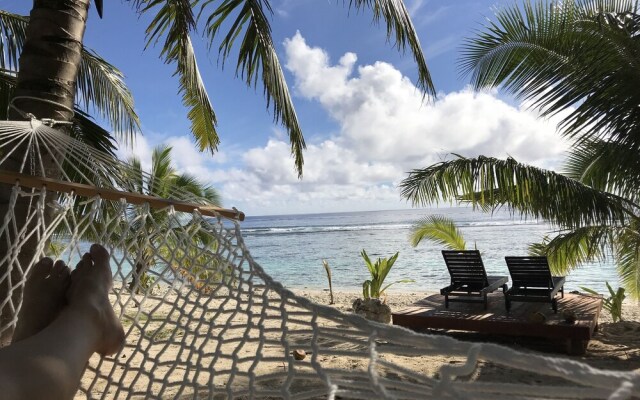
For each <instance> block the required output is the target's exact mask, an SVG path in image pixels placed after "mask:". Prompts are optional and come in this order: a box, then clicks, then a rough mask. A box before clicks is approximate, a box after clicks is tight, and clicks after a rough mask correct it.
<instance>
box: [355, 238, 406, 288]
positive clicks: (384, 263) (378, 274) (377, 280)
mask: <svg viewBox="0 0 640 400" xmlns="http://www.w3.org/2000/svg"><path fill="white" fill-rule="evenodd" d="M360 255H361V256H362V258H363V259H364V262H365V264H366V265H367V269H368V270H369V273H370V274H371V279H367V280H366V281H364V283H363V284H362V296H363V297H364V298H365V300H367V299H379V298H380V297H381V296H382V295H383V294H384V291H385V290H387V289H388V288H389V286H391V285H395V284H396V283H411V282H415V281H414V280H413V279H401V280H399V281H396V282H392V283H390V284H388V285H387V286H385V287H382V284H383V283H384V280H385V279H386V277H387V275H388V274H389V271H391V267H393V264H394V263H395V262H396V260H397V259H398V255H400V252H397V253H396V254H394V255H393V256H392V257H391V258H380V257H378V259H377V260H376V262H372V261H371V259H370V258H369V255H367V252H366V251H365V250H364V249H363V250H362V253H360Z"/></svg>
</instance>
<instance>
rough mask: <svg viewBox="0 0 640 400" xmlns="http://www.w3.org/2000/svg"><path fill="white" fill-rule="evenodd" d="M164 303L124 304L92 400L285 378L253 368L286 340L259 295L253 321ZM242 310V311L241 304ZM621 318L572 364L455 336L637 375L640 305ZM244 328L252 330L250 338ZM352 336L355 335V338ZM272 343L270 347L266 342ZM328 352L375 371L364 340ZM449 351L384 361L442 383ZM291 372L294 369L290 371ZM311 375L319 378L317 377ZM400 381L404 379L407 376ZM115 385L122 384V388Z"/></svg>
mask: <svg viewBox="0 0 640 400" xmlns="http://www.w3.org/2000/svg"><path fill="white" fill-rule="evenodd" d="M294 292H295V294H296V295H298V296H301V297H304V298H306V299H308V300H311V301H313V302H316V303H318V304H322V305H328V303H329V292H328V291H324V290H296V291H294ZM359 295H360V293H357V292H349V291H336V292H334V301H335V304H334V305H332V306H331V307H333V308H335V309H337V310H339V311H342V312H345V313H348V312H350V309H351V303H352V301H353V300H354V299H355V298H357V297H359ZM270 297H271V296H270ZM424 297H425V294H421V293H402V292H398V293H394V292H392V291H391V292H389V293H388V296H387V304H389V306H390V307H391V309H392V310H399V309H401V308H403V307H406V306H408V305H411V304H412V303H413V302H415V301H417V300H419V299H422V298H424ZM140 300H142V299H140ZM167 300H171V302H172V303H173V304H170V302H168V303H164V304H160V303H157V302H155V301H154V300H153V299H146V300H145V303H144V305H143V306H141V308H138V306H137V305H136V304H135V303H134V302H129V303H127V304H126V305H125V310H124V311H125V315H126V316H130V317H132V319H131V320H129V319H125V321H124V325H125V331H127V332H128V337H127V346H126V347H125V349H124V350H123V351H122V352H121V353H120V354H119V355H118V356H117V358H114V359H109V358H107V359H103V360H102V365H101V367H100V370H101V371H103V372H102V373H104V371H105V368H106V371H107V373H109V374H111V375H112V379H113V381H115V382H116V383H115V384H107V383H106V382H105V381H104V379H103V378H101V377H98V378H97V379H96V374H95V372H93V371H91V369H90V370H89V371H88V372H87V373H86V374H85V377H84V378H83V383H82V388H83V390H85V391H86V392H87V393H89V394H90V397H93V395H97V394H98V393H100V394H102V393H103V392H104V393H107V395H106V396H107V398H117V397H118V396H120V395H121V394H122V391H121V390H122V388H123V387H124V388H135V389H136V391H137V393H139V394H140V397H144V393H149V392H151V393H154V394H157V393H158V391H161V392H162V393H161V396H160V397H162V398H174V397H176V396H179V395H180V396H182V395H185V396H187V397H186V398H191V397H189V396H193V395H194V393H200V391H199V390H200V389H198V388H197V385H195V384H194V386H193V387H191V388H189V389H187V390H186V391H184V392H180V389H177V387H179V385H175V386H174V387H170V388H168V389H166V388H165V389H160V387H161V384H160V383H159V382H162V381H163V380H165V381H175V382H180V381H182V380H184V379H188V380H191V379H195V380H198V379H202V380H206V379H208V375H207V374H206V372H207V371H208V370H213V371H218V372H216V374H214V375H215V376H214V375H211V376H213V378H212V379H213V382H214V385H215V387H216V392H217V391H218V390H219V391H221V392H222V394H223V395H224V393H225V390H226V389H227V388H228V386H227V384H228V383H229V382H230V381H233V385H234V387H235V388H236V389H234V390H240V392H241V389H237V387H239V386H242V385H248V381H246V379H242V377H243V376H244V375H243V373H244V374H245V375H246V373H247V370H249V369H250V370H251V371H252V372H253V373H255V374H256V375H257V376H267V375H269V374H273V373H282V372H283V371H285V370H286V369H287V368H288V367H287V364H286V363H285V362H282V361H279V362H270V361H264V360H263V361H259V362H256V359H257V357H258V356H257V355H258V354H259V355H260V356H259V357H260V358H264V357H273V358H274V359H275V358H278V357H280V358H282V347H281V346H280V345H279V344H278V340H280V338H281V335H282V329H283V326H282V318H281V315H280V312H281V309H280V308H279V307H278V304H277V302H276V303H274V304H273V306H272V307H270V308H269V310H268V311H267V314H268V315H267V316H264V315H263V316H261V317H260V318H259V320H258V321H256V319H258V318H257V317H258V316H259V314H260V312H259V310H258V308H259V307H261V306H262V303H261V302H260V296H254V297H253V301H254V302H255V303H254V304H253V309H255V310H256V315H255V316H253V317H251V316H247V315H246V314H242V313H238V314H236V313H234V312H233V311H232V310H233V309H234V308H235V307H236V306H235V305H234V306H232V307H230V306H229V304H227V303H225V301H226V300H225V299H224V296H220V297H216V298H215V299H214V300H212V301H210V300H205V299H204V298H203V299H200V303H199V304H195V303H191V304H189V303H186V302H185V301H184V298H182V297H180V296H177V297H175V298H174V297H172V298H168V299H167ZM234 301H235V300H234ZM238 304H245V303H243V302H238ZM291 304H292V303H289V302H286V305H287V308H288V312H289V317H288V318H289V319H288V321H287V329H288V330H289V333H288V336H287V340H288V342H289V343H290V344H291V345H292V346H293V347H291V349H290V350H295V349H296V348H300V349H306V351H307V352H309V351H310V348H309V347H308V345H309V343H310V340H311V336H310V334H309V332H308V325H307V324H308V323H309V322H310V318H311V317H310V316H306V315H302V314H301V315H296V316H295V317H294V316H292V315H294V314H295V310H294V309H293V308H290V307H289V306H290V305H291ZM294 307H295V306H294ZM221 309H228V310H231V312H228V313H227V312H223V313H221V314H216V312H217V310H218V311H219V310H221ZM147 312H148V313H149V314H147ZM136 316H137V317H136ZM186 316H188V320H185V319H184V318H185V317H186ZM623 317H624V319H625V321H623V322H617V323H613V322H612V321H611V317H610V316H609V315H608V312H606V311H605V310H603V312H602V313H601V317H600V321H599V322H600V325H599V331H598V332H597V333H596V334H595V336H594V337H593V339H592V340H591V341H590V343H589V346H588V349H587V352H586V354H585V355H583V356H567V355H566V354H563V353H562V352H560V351H559V350H558V348H557V347H555V346H553V345H552V344H550V343H549V342H548V341H546V340H543V339H531V338H513V337H495V336H488V335H481V334H474V333H464V334H460V333H457V334H455V335H454V336H455V337H456V338H457V339H460V340H463V341H472V342H492V343H498V344H502V345H505V346H509V347H510V348H513V349H515V350H518V351H523V352H535V353H537V354H543V355H545V356H552V357H568V358H570V359H572V360H577V361H581V362H585V363H587V364H589V365H590V366H592V367H596V368H599V369H607V370H625V371H640V307H639V306H638V305H636V304H635V303H632V302H629V301H627V302H626V303H625V304H624V313H623ZM133 318H137V321H134V320H133ZM203 318H205V319H206V320H207V321H208V320H209V319H213V320H215V325H213V328H212V327H211V326H207V325H206V324H205V325H203V324H202V323H201V322H202V319H203ZM167 321H181V322H180V323H182V324H186V325H182V327H180V326H178V325H175V324H174V323H173V322H172V323H169V324H167ZM321 325H322V326H323V327H325V328H331V329H333V328H336V329H340V328H344V325H342V323H341V322H339V321H337V322H336V321H335V320H327V321H326V322H325V321H323V322H322V324H321ZM184 326H188V328H187V329H184ZM247 326H249V327H250V328H251V329H250V330H247V329H246V327H247ZM192 328H193V331H194V332H201V336H198V335H197V334H193V333H192V332H190V331H191V330H192ZM258 332H261V335H263V339H262V340H263V341H265V340H266V342H267V345H265V346H263V347H260V339H259V337H258V336H257V333H258ZM353 333H354V334H355V333H357V332H355V331H353ZM434 334H436V335H443V333H442V332H435V333H434ZM207 335H210V336H209V337H208V338H207V340H209V342H208V344H205V341H204V340H205V339H204V338H205V336H207ZM365 339H366V338H365ZM269 340H272V341H271V342H269ZM322 345H323V346H324V347H325V348H328V349H334V350H344V351H346V352H347V353H348V354H352V355H348V354H345V355H333V354H331V353H330V352H329V353H327V354H318V355H317V358H316V361H317V362H318V363H320V364H321V365H322V368H324V369H331V370H334V371H346V372H348V373H350V372H359V371H360V372H361V371H366V369H367V365H368V358H367V356H366V340H364V345H365V346H364V347H362V345H359V344H357V343H355V344H354V343H349V342H341V341H340V340H339V339H337V340H325V341H323V342H322ZM145 346H146V347H145ZM201 346H206V347H201ZM216 346H217V348H216ZM185 348H186V350H185ZM381 349H382V348H381ZM214 350H215V351H219V352H220V353H222V354H224V356H222V357H217V358H214V356H210V355H203V353H205V351H214ZM382 350H383V349H382ZM445 350H446V349H443V352H442V354H429V355H423V356H407V355H397V354H394V353H393V352H384V351H381V353H380V358H381V359H383V360H384V361H385V362H389V363H393V364H396V365H401V366H402V367H403V368H405V369H407V370H410V371H414V372H416V373H418V374H421V375H423V376H430V377H437V376H438V373H439V369H440V367H442V366H444V365H461V364H463V363H464V362H465V361H466V357H464V356H452V355H446V351H445ZM349 352H351V353H349ZM187 353H188V354H187ZM191 353H193V354H196V358H195V360H197V362H198V363H200V364H199V365H198V366H194V365H192V364H190V363H193V361H192V359H191V358H190V357H191V356H190V355H189V354H191ZM207 354H208V353H207ZM310 358H311V356H310V355H308V356H307V357H306V358H305V360H301V361H297V362H296V364H295V368H299V369H301V370H305V369H309V368H310V364H309V363H310ZM182 359H184V360H185V363H184V365H182V364H180V365H181V366H179V367H178V368H175V367H171V365H172V363H173V362H174V361H175V360H182ZM100 362H101V360H100V359H99V358H98V357H94V358H93V359H92V360H91V365H92V366H97V365H99V363H100ZM291 366H292V365H291V364H290V365H289V367H291ZM152 368H153V369H152ZM199 368H202V369H203V371H200V372H199V374H200V375H198V374H196V375H193V373H194V371H193V370H194V369H196V370H197V369H199ZM234 369H235V371H236V372H235V373H233V374H234V375H235V374H237V375H239V377H238V378H236V379H235V380H234V378H231V375H232V373H231V371H233V370H234ZM309 370H310V372H313V370H311V369H309ZM238 372H239V374H238ZM98 375H99V374H98ZM196 376H198V377H196ZM399 379H405V378H401V377H400V378H399ZM467 379H471V380H478V381H481V382H492V381H493V382H503V381H505V379H506V380H508V381H509V382H514V383H522V384H528V385H543V384H544V385H546V384H550V385H555V384H566V383H567V382H566V381H564V380H562V379H559V378H556V377H549V376H546V375H540V374H536V373H533V372H531V371H523V370H517V369H513V368H507V367H505V366H504V365H498V364H495V363H492V362H486V361H483V360H480V361H479V363H478V365H477V367H476V369H475V371H474V372H473V374H472V376H471V377H468V378H467ZM153 380H157V382H155V383H154V382H153ZM94 381H95V382H94ZM92 382H93V383H92ZM278 382H280V381H278V380H277V379H273V381H272V382H262V383H261V384H262V385H265V387H267V388H269V387H272V388H277V387H278V385H279V383H278ZM316 384H317V383H316ZM270 385H271V386H270ZM118 386H120V389H119V388H118ZM190 390H191V391H190ZM190 393H191V394H190ZM235 393H237V392H234V394H235ZM77 398H85V395H84V394H82V393H79V395H78V397H77ZM240 398H242V396H240Z"/></svg>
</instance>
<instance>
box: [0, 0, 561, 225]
mask: <svg viewBox="0 0 640 400" xmlns="http://www.w3.org/2000/svg"><path fill="white" fill-rule="evenodd" d="M105 3H106V4H105V10H104V19H102V20H100V19H99V18H98V17H97V14H96V13H95V10H91V12H90V19H89V21H88V25H87V32H86V35H85V45H86V46H87V47H89V48H91V49H94V50H96V51H97V52H98V53H99V54H100V55H101V56H103V57H104V58H106V59H107V60H108V61H110V62H111V63H112V64H114V65H116V66H117V67H119V68H120V69H121V70H122V71H123V73H124V74H125V77H126V83H127V85H128V86H129V88H130V89H131V90H132V92H133V95H134V98H135V100H136V111H137V112H138V114H139V116H140V117H141V120H142V129H143V133H144V136H143V137H141V138H138V140H137V141H136V144H135V145H134V148H133V149H126V148H122V149H121V153H122V154H123V156H124V155H126V154H131V153H135V154H137V155H138V156H140V157H141V158H142V159H143V161H145V160H146V162H147V163H148V160H149V158H150V152H151V150H150V149H151V148H152V147H153V146H155V145H157V144H160V143H168V144H170V145H171V146H173V149H174V159H175V162H176V166H177V168H179V169H180V170H182V171H185V172H189V173H192V174H195V175H196V176H198V177H199V178H200V179H202V180H203V181H206V182H208V183H210V184H212V185H213V186H214V187H216V188H217V189H218V190H219V191H220V192H221V194H222V196H223V201H224V205H225V206H227V207H231V206H235V207H237V208H238V209H240V210H243V211H245V213H247V215H265V214H288V213H312V212H337V211H358V210H376V209H398V208H406V207H409V205H408V204H407V203H406V202H405V201H404V200H401V199H400V196H399V191H398V189H397V185H398V183H399V182H400V181H401V180H402V179H403V178H404V177H406V172H407V171H409V170H410V169H412V168H420V167H425V166H427V165H429V164H431V163H433V162H437V161H440V160H442V159H443V158H446V157H447V154H449V153H451V152H456V153H461V154H464V155H468V156H474V155H478V154H484V155H491V156H498V157H504V156H506V155H507V154H509V155H512V156H514V157H516V158H517V159H519V160H521V161H525V162H529V163H533V164H535V165H540V166H543V167H550V168H557V167H558V165H559V160H561V159H562V156H563V152H564V151H565V150H566V143H564V142H562V141H561V140H560V138H559V136H558V135H557V133H556V132H555V122H556V121H543V120H540V119H539V118H537V115H536V113H535V111H534V110H528V109H527V108H526V107H525V106H523V105H521V104H518V103H516V102H514V101H513V100H511V99H510V98H509V97H508V96H505V95H504V94H503V93H501V92H499V91H492V92H484V93H474V92H472V91H471V90H469V89H468V88H467V85H468V78H465V77H462V76H461V75H460V72H459V70H458V68H457V65H456V60H457V58H458V56H459V50H460V46H461V44H462V41H463V39H464V38H465V37H470V36H472V35H473V32H474V30H477V29H479V28H480V27H481V24H482V23H483V21H484V20H485V18H487V17H491V16H492V14H493V13H492V7H500V6H501V5H504V4H511V3H512V2H511V1H455V2H452V1H444V0H439V1H436V0H405V4H406V5H407V8H408V9H409V10H410V12H411V15H412V18H413V22H414V24H415V27H416V30H417V32H418V35H419V37H420V41H421V43H422V47H423V49H424V51H425V55H426V58H427V63H428V65H429V69H430V71H431V74H432V77H433V79H434V82H435V85H436V89H437V90H438V93H439V94H438V99H437V100H436V101H435V102H432V103H428V104H427V103H423V102H422V101H421V95H420V93H418V92H417V90H416V89H415V87H414V86H413V83H414V82H415V81H416V68H415V66H414V64H413V60H412V57H411V55H410V54H406V55H404V56H403V55H402V54H399V53H398V52H397V51H396V49H394V48H393V47H392V46H391V44H389V43H387V41H386V37H385V34H386V32H385V28H384V26H376V25H374V24H372V14H371V13H370V12H369V11H364V12H356V11H354V10H351V11H349V10H348V8H347V7H346V6H343V2H342V1H334V0H326V1H320V0H272V1H271V4H272V6H273V10H274V14H273V17H272V28H273V37H274V42H275V43H276V44H277V51H278V54H279V56H280V59H281V63H282V64H283V66H284V67H285V74H286V78H287V82H288V84H289V87H290V89H291V91H292V94H293V99H294V103H295V106H296V109H297V112H298V116H299V118H300V121H301V125H302V129H303V132H304V134H305V138H306V141H307V144H308V150H307V152H306V153H305V161H306V164H305V170H304V174H305V175H304V178H303V179H302V180H299V179H297V176H296V173H295V170H294V164H293V160H292V159H291V157H290V155H289V150H288V149H289V145H288V142H287V138H286V134H285V132H284V130H283V129H282V127H281V126H279V125H276V124H274V123H273V119H272V116H271V114H270V112H269V110H267V109H266V101H265V100H264V98H263V96H262V88H261V87H258V88H257V89H253V88H247V87H246V86H245V84H244V83H243V82H242V81H240V80H238V79H235V77H234V75H235V74H234V72H235V71H234V62H233V60H230V62H229V63H228V65H227V66H226V67H225V69H224V70H222V69H221V68H220V66H219V65H218V61H217V52H216V51H215V50H214V51H213V52H209V53H208V52H207V50H206V42H205V40H204V39H202V40H198V39H199V38H195V40H194V41H195V43H194V45H195V46H196V50H197V52H198V57H199V65H200V68H201V74H202V76H203V79H204V82H205V85H206V86H207V89H208V92H209V95H210V98H211V101H212V103H213V105H214V109H215V111H216V114H217V116H218V121H219V126H218V129H219V132H220V137H221V141H222V145H221V146H220V151H219V153H217V154H215V155H214V156H213V157H212V156H210V155H209V154H207V153H205V154H198V153H197V152H196V150H195V148H194V146H193V145H192V140H191V135H190V132H189V122H188V120H187V118H186V111H185V109H184V107H183V106H182V104H181V100H180V96H179V95H178V94H177V87H178V84H177V81H176V79H175V78H174V77H172V74H173V70H174V68H173V67H172V66H170V65H165V64H163V63H162V62H161V61H160V60H159V59H158V54H159V52H160V48H159V47H150V48H148V49H147V50H145V49H144V47H145V37H144V30H145V28H146V26H147V22H148V17H142V18H139V17H138V16H137V15H136V13H135V12H134V11H133V10H132V9H131V6H130V5H129V4H128V2H118V1H109V2H105ZM347 3H348V2H347ZM0 4H2V8H3V9H6V10H9V11H12V12H17V13H23V14H27V13H28V12H29V9H30V5H31V2H30V1H20V2H16V1H0Z"/></svg>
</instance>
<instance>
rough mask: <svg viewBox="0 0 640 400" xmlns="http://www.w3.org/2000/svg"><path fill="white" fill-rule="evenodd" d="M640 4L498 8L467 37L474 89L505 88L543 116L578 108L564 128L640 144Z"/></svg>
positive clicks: (466, 66)
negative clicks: (639, 22) (474, 33)
mask: <svg viewBox="0 0 640 400" xmlns="http://www.w3.org/2000/svg"><path fill="white" fill-rule="evenodd" d="M637 15H638V3H637V2H635V1H631V0H628V1H605V0H602V1H600V0H599V1H579V0H569V1H563V2H552V1H538V2H536V3H534V4H529V3H525V4H523V5H522V6H518V5H514V6H511V7H506V8H504V9H501V10H499V11H498V12H497V13H496V22H488V23H487V25H486V26H485V29H484V30H483V31H481V32H478V33H477V34H476V35H475V37H474V38H472V39H469V40H467V41H466V42H465V45H464V49H463V51H462V58H461V61H460V67H461V70H462V71H463V73H465V74H469V73H471V75H472V76H471V79H472V83H473V85H474V86H475V87H476V88H478V89H479V88H487V87H494V86H498V85H502V86H503V87H504V88H505V89H507V90H508V91H510V92H512V93H514V94H515V95H516V96H517V97H518V98H521V99H525V100H528V101H529V102H530V103H531V104H532V106H533V107H536V108H539V109H540V110H541V111H542V113H543V115H553V114H557V113H559V112H561V111H563V110H567V109H568V108H569V107H574V108H573V111H572V112H571V113H570V114H569V115H568V116H567V117H565V118H564V119H563V120H562V122H561V123H560V125H559V127H560V129H561V132H562V133H563V134H564V135H566V136H568V137H569V138H575V139H577V140H584V139H594V138H605V139H607V140H612V141H615V142H617V143H619V144H623V145H626V146H629V147H632V148H634V149H640V110H639V109H638V107H637V105H638V104H640V93H639V92H638V91H637V90H634V89H632V88H636V87H640V57H639V56H638V55H639V54H640V41H638V40H637V36H638V35H637V32H638V29H640V24H638V21H640V18H638V17H637Z"/></svg>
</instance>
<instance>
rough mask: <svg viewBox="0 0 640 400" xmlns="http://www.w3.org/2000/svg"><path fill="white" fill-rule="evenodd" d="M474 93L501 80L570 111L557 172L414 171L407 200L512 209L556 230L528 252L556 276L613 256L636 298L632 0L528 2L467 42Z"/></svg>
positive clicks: (505, 164) (639, 241)
mask: <svg viewBox="0 0 640 400" xmlns="http://www.w3.org/2000/svg"><path fill="white" fill-rule="evenodd" d="M461 65H462V68H463V70H464V71H465V72H471V73H472V82H473V84H474V86H475V87H476V88H477V89H482V88H487V87H493V86H498V85H501V86H502V87H503V88H504V89H506V90H508V91H510V92H511V93H513V94H515V95H516V96H517V97H518V98H521V99H523V100H526V101H527V102H528V103H529V104H532V106H533V107H535V108H537V109H538V110H539V111H540V112H541V113H542V114H543V115H546V116H548V115H554V114H558V113H560V112H565V113H567V116H566V117H564V119H563V120H562V122H561V123H560V125H559V131H560V133H561V134H562V135H565V136H566V137H568V138H569V139H571V140H572V141H573V146H572V148H571V151H570V154H569V157H568V160H567V163H566V166H565V169H564V171H562V173H558V172H554V171H547V170H543V169H540V168H536V167H533V166H529V165H525V164H522V163H519V162H517V161H516V160H514V159H512V158H508V159H506V160H500V159H495V158H490V157H484V156H479V157H477V158H465V157H462V156H458V155H455V156H454V158H453V159H451V160H448V161H444V162H440V163H437V164H434V165H431V166H429V167H426V168H423V169H416V170H413V171H411V172H410V174H409V176H408V177H407V178H406V179H405V180H404V181H403V182H402V183H401V185H400V186H401V190H402V195H403V197H405V198H408V199H411V201H412V202H413V203H414V204H416V205H417V204H428V203H433V202H439V201H442V200H447V201H448V200H455V201H461V202H468V203H471V204H472V205H473V206H474V207H475V208H480V209H482V210H485V211H489V210H493V209H496V208H500V207H506V208H508V209H510V210H512V211H514V212H518V213H521V214H523V215H524V216H526V217H530V218H539V219H544V220H546V221H549V222H550V223H552V224H553V225H554V226H555V227H556V228H557V230H558V232H557V235H556V236H554V237H548V238H545V240H544V241H543V242H542V243H539V244H535V245H533V246H532V252H533V253H535V254H545V255H547V256H548V257H549V259H550V264H551V266H552V268H553V269H554V272H557V273H562V274H565V273H566V272H567V271H568V270H570V269H572V268H574V267H577V266H579V265H582V264H584V263H585V262H588V261H596V260H600V261H601V260H604V259H605V258H606V257H607V256H609V255H611V256H612V257H613V258H614V260H615V262H616V264H617V267H618V271H619V275H620V278H621V281H622V283H623V285H624V286H625V288H626V289H627V291H628V292H629V294H630V295H631V296H632V297H634V298H639V297H640V224H639V218H640V207H639V203H638V200H639V197H640V191H639V190H638V188H640V185H638V183H639V182H640V161H638V157H637V154H638V150H639V149H640V108H638V104H640V92H638V91H637V90H635V89H632V88H635V87H640V86H639V85H640V68H638V67H639V66H640V14H639V13H638V4H637V2H635V1H605V0H597V1H586V0H585V1H580V0H573V1H564V2H546V1H541V2H536V3H534V4H528V3H525V4H523V5H521V6H520V5H516V6H512V7H508V8H505V9H501V10H499V11H498V12H497V14H496V22H489V23H488V25H487V26H486V29H485V30H484V31H482V32H481V33H479V34H478V35H477V36H476V37H474V38H473V39H470V40H468V41H467V42H466V46H465V49H464V50H463V57H462V62H461Z"/></svg>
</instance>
